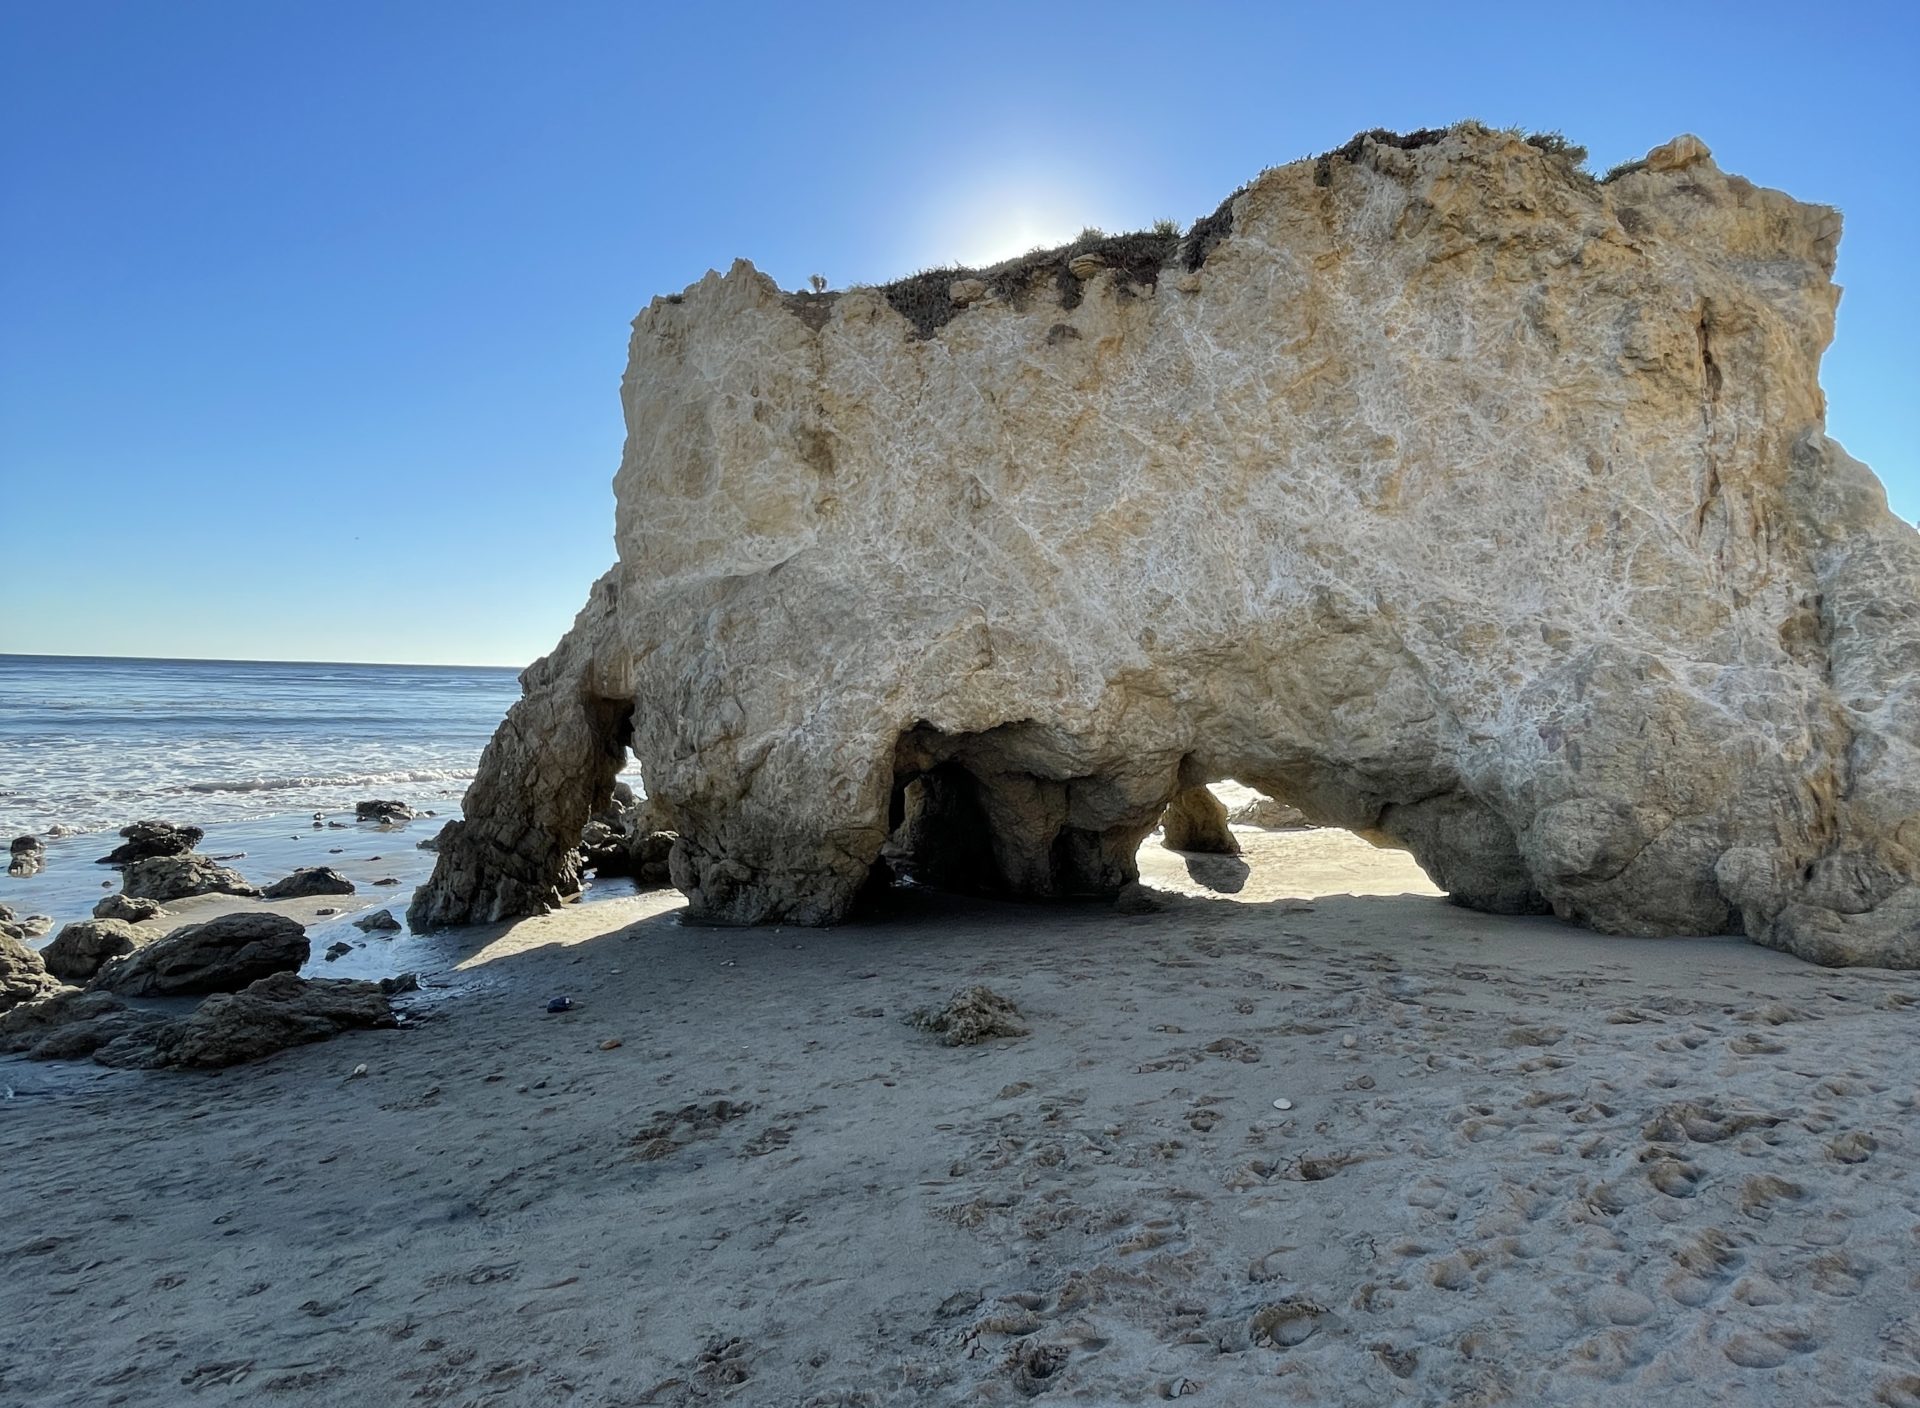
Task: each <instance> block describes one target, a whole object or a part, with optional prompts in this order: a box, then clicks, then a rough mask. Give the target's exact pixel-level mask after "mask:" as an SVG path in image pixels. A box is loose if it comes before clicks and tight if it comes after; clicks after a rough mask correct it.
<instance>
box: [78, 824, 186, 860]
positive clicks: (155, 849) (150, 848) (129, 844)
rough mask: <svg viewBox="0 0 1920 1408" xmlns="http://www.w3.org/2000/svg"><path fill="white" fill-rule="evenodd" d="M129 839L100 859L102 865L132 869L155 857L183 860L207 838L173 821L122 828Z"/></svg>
mask: <svg viewBox="0 0 1920 1408" xmlns="http://www.w3.org/2000/svg"><path fill="white" fill-rule="evenodd" d="M120 834H121V835H122V836H123V837H125V838H126V839H125V840H124V841H123V842H122V843H121V844H120V845H118V846H115V847H114V848H113V849H112V850H111V851H109V852H107V854H105V855H103V856H101V857H100V859H99V861H98V862H97V864H100V865H132V864H133V863H134V862H135V861H137V860H151V859H152V858H153V857H154V856H184V855H186V854H188V853H189V852H191V851H192V850H193V848H194V847H195V846H197V845H199V844H200V841H201V839H202V838H203V837H204V836H205V835H206V834H207V833H206V832H204V831H202V830H201V829H200V828H199V827H197V826H179V825H176V824H175V823H173V822H171V821H136V822H134V824H133V825H131V826H123V827H122V828H120Z"/></svg>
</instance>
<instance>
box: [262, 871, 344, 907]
mask: <svg viewBox="0 0 1920 1408" xmlns="http://www.w3.org/2000/svg"><path fill="white" fill-rule="evenodd" d="M352 893H353V881H351V880H349V879H347V877H346V876H344V875H342V874H341V873H340V872H339V871H337V870H335V869H333V868H332V867H331V866H325V865H303V866H301V867H300V869H298V870H296V871H294V872H293V874H291V875H288V876H286V877H285V878H284V879H280V880H276V881H274V882H273V883H272V884H271V885H269V886H267V888H266V889H264V890H262V891H261V892H260V898H261V899H263V900H304V899H310V898H312V897H313V896H314V895H350V894H352Z"/></svg>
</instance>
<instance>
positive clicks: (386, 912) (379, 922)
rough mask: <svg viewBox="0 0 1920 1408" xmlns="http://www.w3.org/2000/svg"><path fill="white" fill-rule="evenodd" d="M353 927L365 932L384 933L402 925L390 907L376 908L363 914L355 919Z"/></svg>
mask: <svg viewBox="0 0 1920 1408" xmlns="http://www.w3.org/2000/svg"><path fill="white" fill-rule="evenodd" d="M353 927H354V928H356V929H358V930H359V931H360V932H361V933H363V934H384V933H387V932H389V931H392V930H396V929H398V928H399V927H400V921H399V920H398V919H395V918H394V917H393V911H392V910H390V909H376V910H375V911H374V912H373V913H372V914H365V915H362V916H361V917H360V918H358V919H356V920H354V921H353Z"/></svg>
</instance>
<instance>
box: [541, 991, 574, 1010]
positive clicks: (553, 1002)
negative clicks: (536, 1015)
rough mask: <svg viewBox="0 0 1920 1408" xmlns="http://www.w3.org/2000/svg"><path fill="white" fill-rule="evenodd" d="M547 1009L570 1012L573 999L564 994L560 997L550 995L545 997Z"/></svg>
mask: <svg viewBox="0 0 1920 1408" xmlns="http://www.w3.org/2000/svg"><path fill="white" fill-rule="evenodd" d="M547 1011H549V1012H571V1011H573V999H572V998H570V997H566V996H564V995H563V996H560V997H550V998H548V999H547Z"/></svg>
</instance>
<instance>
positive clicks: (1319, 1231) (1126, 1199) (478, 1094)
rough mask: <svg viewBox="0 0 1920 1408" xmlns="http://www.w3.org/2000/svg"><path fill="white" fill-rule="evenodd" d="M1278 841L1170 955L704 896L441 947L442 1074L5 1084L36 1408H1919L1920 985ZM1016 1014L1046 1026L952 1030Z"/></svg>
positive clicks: (1150, 918)
mask: <svg viewBox="0 0 1920 1408" xmlns="http://www.w3.org/2000/svg"><path fill="white" fill-rule="evenodd" d="M1240 835H1241V837H1242V839H1243V841H1244V842H1245V844H1246V845H1247V847H1248V853H1247V855H1246V857H1245V858H1244V860H1243V861H1236V860H1233V859H1232V858H1227V857H1181V856H1177V855H1174V854H1172V853H1169V852H1166V851H1164V850H1160V849H1159V848H1157V847H1155V846H1154V845H1152V844H1151V843H1149V845H1148V846H1147V847H1146V848H1144V849H1143V852H1142V859H1143V862H1144V863H1146V865H1147V866H1148V877H1147V878H1148V879H1149V882H1150V883H1152V884H1153V885H1154V886H1155V887H1156V888H1158V889H1160V890H1162V891H1163V892H1164V893H1163V907H1162V908H1161V910H1160V911H1159V912H1158V913H1154V914H1149V915H1143V916H1138V917H1122V916H1119V915H1117V914H1115V913H1114V911H1113V910H1112V909H1111V908H1108V907H1105V906H1058V907H1033V906H1019V905H1011V904H999V903H992V902H986V901H972V900H957V899H954V898H952V897H947V896H941V895H935V894H929V893H925V892H902V893H900V894H899V896H898V906H897V908H896V909H895V910H894V911H893V912H891V913H889V914H887V915H886V916H884V917H876V918H872V919H869V920H866V921H864V922H861V923H856V924H850V925H847V926H844V927H841V928H837V929H833V930H824V931H823V930H795V929H769V930H751V931H729V930H712V929H697V928H689V927H683V926H681V925H680V924H679V923H678V922H677V919H676V911H677V910H678V908H679V897H678V896H677V895H676V894H675V893H673V892H671V891H666V892H657V893H654V894H649V895H644V896H640V897H637V898H626V899H612V900H601V901H600V902H597V903H592V904H587V905H582V906H577V907H572V908H569V909H567V910H564V911H561V912H559V913H556V914H552V915H547V916H544V917H541V918H538V919H532V920H527V921H523V922H521V923H518V924H515V925H512V926H500V927H496V928H492V929H487V930H476V931H469V932H467V933H465V934H463V935H460V936H458V938H457V939H454V940H452V941H448V940H441V939H432V938H427V939H418V940H414V941H412V942H413V943H414V944H415V945H417V946H418V947H417V949H416V956H418V957H421V958H424V959H426V960H428V962H427V968H426V972H425V974H424V976H426V977H427V979H428V984H429V991H428V993H427V995H426V999H427V1000H426V1001H424V1002H423V1004H422V1005H421V1007H420V1009H419V1011H420V1020H419V1022H418V1024H417V1025H416V1026H415V1027H414V1028H413V1029H411V1030H401V1031H392V1032H376V1033H362V1034H355V1035H352V1036H349V1037H345V1038H342V1039H339V1040H337V1041H334V1042H331V1043H328V1044H325V1045H320V1046H314V1047H307V1048H303V1049H299V1050H295V1051H291V1052H288V1053H285V1054H283V1055H281V1056H279V1057H276V1058H274V1059H273V1060H271V1061H268V1062H265V1063H262V1064H260V1065H256V1066H251V1067H242V1068H239V1069H235V1070H232V1071H229V1072H226V1073H224V1074H222V1075H218V1076H193V1075H178V1074H153V1073H121V1072H103V1071H99V1070H96V1069H94V1068H91V1067H54V1066H46V1065H29V1064H26V1063H23V1062H19V1061H15V1060H9V1061H5V1062H0V1081H3V1082H5V1083H6V1084H7V1085H10V1086H12V1087H13V1088H14V1092H15V1093H14V1097H13V1098H12V1099H10V1100H6V1101H4V1102H0V1167H3V1168H4V1171H5V1177H4V1181H3V1182H0V1401H4V1402H7V1403H13V1402H19V1403H33V1404H36V1405H49V1406H51V1405H69V1404H73V1405H77V1404H89V1405H91V1404H110V1403H126V1404H141V1405H145V1404H154V1403H178V1402H194V1403H209V1404H216V1403H223V1402H233V1403H239V1402H248V1403H253V1402H263V1401H264V1402H287V1403H299V1404H316V1405H318V1404H342V1405H346V1404H352V1405H355V1406H356V1408H364V1405H367V1404H385V1403H404V1402H415V1401H417V1402H424V1403H436V1402H437V1403H450V1404H469V1403H473V1404H480V1403H485V1404H552V1403H568V1402H571V1403H579V1404H591V1405H629V1404H689V1403H706V1402H733V1403H738V1404H743V1405H744V1404H752V1405H761V1404H767V1405H789V1404H791V1405H801V1404H818V1405H828V1404H844V1405H888V1404H947V1403H967V1404H995V1403H1007V1404H1012V1403H1021V1402H1025V1401H1027V1400H1028V1399H1029V1398H1030V1397H1038V1398H1040V1399H1042V1400H1046V1401H1057V1402H1077V1403H1097V1404H1106V1403H1147V1402H1157V1401H1161V1400H1163V1399H1168V1398H1173V1397H1180V1398H1189V1397H1190V1398H1191V1399H1192V1400H1193V1401H1194V1402H1196V1403H1201V1404H1222V1405H1225V1404H1234V1405H1238V1404H1274V1403H1301V1404H1346V1403H1355V1404H1378V1403H1400V1402H1404V1403H1409V1404H1419V1403H1441V1402H1445V1403H1462V1404H1496V1403H1514V1404H1525V1405H1537V1404H1591V1403H1620V1404H1640V1403H1650V1402H1661V1403H1673V1404H1695V1403H1699V1404H1706V1403H1740V1404H1772V1403H1778V1404H1794V1405H1821V1404H1835V1405H1840V1404H1845V1405H1860V1404H1876V1403H1878V1404H1885V1405H1909V1404H1915V1403H1920V1312H1916V1311H1915V1309H1914V1307H1915V1306H1916V1305H1920V1179H1916V1177H1915V1164H1916V1153H1920V1151H1917V1150H1916V1149H1915V1147H1914V1139H1915V1133H1914V1131H1915V1129H1916V1123H1915V1117H1916V1114H1917V1113H1920V1111H1917V1110H1916V1102H1917V1101H1920V1044H1917V1043H1916V1042H1915V1040H1914V1033H1915V1021H1916V1012H1920V974H1914V973H1906V974H1895V973H1884V972H1873V971H1829V970H1823V969H1819V968H1815V967H1811V966H1808V965H1806V964H1803V963H1801V962H1799V961H1797V960H1794V959H1791V958H1787V957H1785V956H1783V955H1780V954H1775V953H1771V952H1768V951H1765V950H1762V949H1759V948H1756V947H1753V946H1751V945H1749V944H1747V943H1745V942H1743V941H1740V940H1734V939H1698V940H1663V941H1653V940H1633V939H1618V938H1606V937H1602V936H1598V935H1593V934H1588V933H1584V932H1582V931H1580V930H1576V929H1573V928H1569V927H1566V926H1563V925H1559V924H1557V923H1554V922H1552V921H1546V920H1513V919H1498V918H1490V917H1488V916H1484V915H1477V914H1472V913H1469V912H1467V911H1464V910H1460V909H1457V908H1454V907H1452V906H1450V905H1448V904H1446V903H1445V902H1444V901H1442V900H1440V899H1438V898H1435V897H1434V896H1433V894H1432V889H1431V886H1429V885H1427V884H1426V882H1425V879H1424V877H1423V876H1421V875H1420V873H1419V872H1418V870H1417V869H1415V868H1413V867H1412V865H1411V863H1410V862H1409V861H1407V859H1406V858H1405V857H1404V856H1400V855H1398V854H1395V853H1390V852H1378V851H1374V850H1372V849H1371V848H1369V847H1367V846H1366V845H1365V844H1364V843H1363V842H1360V841H1357V840H1355V839H1354V838H1352V837H1350V836H1347V835H1345V834H1344V833H1332V832H1301V833H1264V832H1257V831H1242V832H1241V833H1240ZM1341 892H1347V893H1341ZM975 983H984V984H986V985H988V986H990V987H991V988H993V989H994V990H995V991H997V992H1000V993H1002V994H1005V995H1006V996H1007V997H1010V998H1012V999H1013V1000H1014V1002H1015V1003H1017V1004H1018V1006H1019V1008H1020V1009H1021V1012H1022V1014H1023V1021H1024V1023H1025V1025H1026V1026H1027V1027H1029V1028H1030V1034H1029V1035H1027V1036H1025V1037H1021V1038H1017V1039H1001V1040H995V1041H992V1042H989V1043H987V1044H985V1045H981V1046H977V1047H967V1048H949V1047H943V1046H940V1045H938V1044H937V1042H936V1041H935V1040H934V1038H933V1037H931V1036H929V1035H928V1034H926V1033H925V1032H922V1031H919V1030H916V1029H914V1028H913V1027H911V1026H908V1025H906V1024H905V1023H903V1022H902V1020H901V1018H902V1017H904V1016H905V1015H906V1014H907V1013H908V1012H910V1011H911V1010H913V1009H915V1008H918V1007H922V1006H925V1005H927V1004H930V1003H938V1002H941V1001H943V1000H944V999H945V998H946V997H947V996H948V995H949V994H950V993H951V992H952V991H953V990H955V989H956V988H959V987H962V986H965V985H968V984H975ZM563 993H564V994H566V995H568V996H571V997H572V998H573V999H574V1000H575V1002H576V1004H577V1005H576V1008H575V1010H573V1011H571V1012H568V1013H565V1014H561V1015H549V1014H548V1013H547V1012H546V1010H545V1007H546V1002H547V999H548V998H549V997H551V996H554V995H558V994H563ZM616 1042H617V1043H618V1045H614V1044H613V1043H616ZM362 1064H364V1065H365V1066H366V1068H367V1070H366V1074H365V1075H363V1076H360V1077H358V1078H355V1077H354V1075H353V1072H354V1071H355V1069H356V1067H358V1066H360V1065H362ZM1276 1099H1284V1100H1287V1101H1290V1102H1291V1108H1290V1109H1286V1110H1280V1109H1276V1108H1274V1104H1273V1102H1274V1101H1275V1100H1276Z"/></svg>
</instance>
